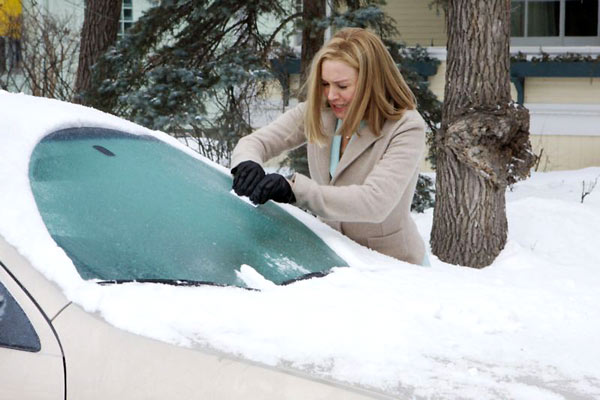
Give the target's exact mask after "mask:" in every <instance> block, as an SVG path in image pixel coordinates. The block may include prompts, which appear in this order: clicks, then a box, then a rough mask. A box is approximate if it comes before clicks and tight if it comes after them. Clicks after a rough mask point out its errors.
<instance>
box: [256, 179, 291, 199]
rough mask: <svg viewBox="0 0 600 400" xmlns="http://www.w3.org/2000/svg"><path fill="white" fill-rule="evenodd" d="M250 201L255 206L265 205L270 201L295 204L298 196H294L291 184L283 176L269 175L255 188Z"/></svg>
mask: <svg viewBox="0 0 600 400" xmlns="http://www.w3.org/2000/svg"><path fill="white" fill-rule="evenodd" d="M250 200H251V201H252V202H253V203H254V204H264V203H266V202H267V201H268V200H273V201H276V202H278V203H295V202H296V196H294V192H293V191H292V187H291V186H290V184H289V182H288V181H287V179H285V178H284V177H283V176H282V175H279V174H267V175H265V177H264V178H263V179H262V180H261V181H260V182H259V183H258V185H256V187H255V188H254V191H253V192H252V194H251V195H250Z"/></svg>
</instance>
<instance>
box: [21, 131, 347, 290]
mask: <svg viewBox="0 0 600 400" xmlns="http://www.w3.org/2000/svg"><path fill="white" fill-rule="evenodd" d="M29 175H30V181H31V186H32V190H33V194H34V196H35V200H36V202H37V205H38V208H39V210H40V213H41V215H42V218H43V220H44V223H45V224H46V226H47V228H48V231H49V232H50V235H51V236H52V238H53V239H54V240H55V241H56V243H57V244H58V245H59V246H60V247H61V248H63V249H64V251H65V252H66V253H67V255H68V256H69V257H70V258H71V259H72V260H73V263H74V264H75V267H76V268H77V270H78V272H79V274H80V275H81V276H82V277H83V278H84V279H99V280H116V281H119V280H153V279H154V280H164V279H178V280H190V281H202V282H212V283H216V284H225V285H236V286H245V285H244V284H243V282H242V281H241V280H240V279H239V278H238V277H237V275H236V273H235V271H236V270H239V269H240V266H241V265H242V264H247V265H250V266H252V267H253V268H255V269H256V270H257V271H258V272H260V273H261V274H262V275H263V276H264V277H265V278H267V279H269V280H271V281H273V282H275V283H277V284H281V283H284V282H286V281H289V280H293V279H298V278H301V277H302V276H304V275H306V274H310V273H315V272H327V271H328V270H330V269H331V268H332V267H336V266H343V265H346V263H345V262H344V261H343V260H342V259H340V258H339V257H338V256H337V255H336V254H335V253H334V252H333V251H332V250H331V249H330V248H329V247H328V246H327V245H325V243H324V242H323V241H322V240H321V239H320V238H319V237H318V236H316V235H315V234H314V233H313V232H312V231H311V230H309V229H308V228H307V227H306V226H305V225H304V224H302V223H301V222H299V221H298V220H296V219H295V218H293V217H292V216H291V215H289V214H288V213H287V212H285V211H284V210H282V209H281V208H279V207H278V206H276V205H274V204H270V203H268V204H265V205H264V206H261V207H257V208H255V207H253V206H252V205H250V204H248V203H246V202H244V201H242V200H240V199H239V198H237V197H236V196H234V195H233V194H231V193H230V188H231V178H230V176H229V175H227V174H224V173H222V172H220V171H218V170H217V169H215V168H213V167H211V166H210V165H208V164H206V163H204V162H202V161H200V160H197V159H195V158H193V157H191V156H189V155H188V154H185V153H184V152H182V151H180V150H178V149H176V148H174V147H172V146H170V145H168V144H166V143H164V142H161V141H159V140H158V139H155V138H153V137H150V136H136V135H131V134H127V133H124V132H120V131H115V130H108V129H100V128H74V129H66V130H62V131H59V132H55V133H53V134H51V135H49V136H47V137H45V138H44V139H43V140H42V141H41V142H40V143H39V144H38V145H37V146H36V148H35V149H34V152H33V154H32V157H31V162H30V169H29Z"/></svg>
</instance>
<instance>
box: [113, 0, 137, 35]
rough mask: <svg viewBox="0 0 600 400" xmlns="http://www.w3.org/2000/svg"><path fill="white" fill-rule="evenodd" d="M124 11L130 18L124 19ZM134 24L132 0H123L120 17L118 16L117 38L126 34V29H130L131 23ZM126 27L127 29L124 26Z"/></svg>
mask: <svg viewBox="0 0 600 400" xmlns="http://www.w3.org/2000/svg"><path fill="white" fill-rule="evenodd" d="M125 11H130V12H131V17H130V18H128V19H125ZM134 22H135V18H134V17H133V0H128V1H127V0H123V2H122V3H121V15H120V16H119V32H118V33H117V36H118V37H119V38H122V37H123V35H125V33H126V32H127V29H129V28H131V26H132V25H133V23H134ZM126 25H127V28H125V26H126Z"/></svg>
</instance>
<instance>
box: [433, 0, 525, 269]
mask: <svg viewBox="0 0 600 400" xmlns="http://www.w3.org/2000/svg"><path fill="white" fill-rule="evenodd" d="M446 21H447V22H446V25H447V32H448V45H447V47H448V55H447V70H446V86H445V91H444V106H443V113H442V128H441V129H440V131H439V132H438V135H437V138H436V147H437V179H436V193H437V194H436V206H435V210H434V218H433V227H432V231H431V249H432V252H433V254H435V255H436V256H438V257H439V258H440V260H442V261H445V262H448V263H451V264H458V265H463V266H469V267H475V268H482V267H485V266H487V265H490V264H491V263H492V261H493V260H494V259H495V258H496V256H497V255H498V254H499V253H500V251H501V250H502V249H503V248H504V245H505V243H506V236H507V220H506V208H505V198H504V195H505V191H506V187H507V185H509V184H511V183H514V182H516V180H518V179H523V178H525V177H527V176H528V175H529V170H530V168H531V167H532V166H533V164H534V162H535V155H534V154H533V153H532V151H531V145H530V143H529V112H528V111H527V109H525V108H523V107H522V106H519V105H517V104H515V103H513V102H512V101H511V98H510V54H509V44H510V1H509V0H492V1H490V0H460V1H458V0H450V1H449V2H448V10H447V17H446Z"/></svg>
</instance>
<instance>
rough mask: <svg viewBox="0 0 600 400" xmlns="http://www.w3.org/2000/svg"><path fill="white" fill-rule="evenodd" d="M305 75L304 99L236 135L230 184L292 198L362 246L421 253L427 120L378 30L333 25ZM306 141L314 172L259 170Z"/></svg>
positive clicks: (420, 256)
mask: <svg viewBox="0 0 600 400" xmlns="http://www.w3.org/2000/svg"><path fill="white" fill-rule="evenodd" d="M307 85H308V92H307V101H306V102H305V103H300V104H298V105H297V106H296V107H295V108H292V109H290V110H289V111H287V112H286V113H284V114H283V115H281V116H280V117H279V118H277V119H276V120H275V121H273V122H272V123H270V124H269V125H267V126H266V127H263V128H261V129H259V130H257V131H256V132H254V133H252V134H251V135H249V136H246V137H244V138H242V139H241V140H240V141H239V143H238V144H237V146H236V148H235V149H234V151H233V156H232V165H233V166H234V168H233V169H232V170H231V172H232V174H233V175H234V180H233V189H234V190H235V192H236V193H237V194H238V195H245V196H249V197H250V199H251V200H252V201H253V202H254V203H257V204H263V203H265V202H266V201H267V200H274V201H278V202H283V203H295V204H296V205H298V206H299V207H301V208H305V209H308V210H310V211H311V212H313V213H314V214H316V215H318V216H319V217H320V218H321V219H322V220H323V221H324V222H326V223H327V224H328V225H330V226H332V227H333V228H334V229H337V230H338V231H340V232H342V233H343V234H344V235H346V236H348V237H350V238H351V239H353V240H354V241H356V242H358V243H360V244H362V245H364V246H367V247H369V248H371V249H373V250H376V251H379V252H381V253H383V254H386V255H388V256H392V257H395V258H397V259H399V260H403V261H408V262H410V263H413V264H424V263H427V261H426V259H427V258H426V254H425V246H424V244H423V241H422V240H421V238H420V236H419V234H418V231H417V228H416V225H415V223H414V221H413V220H412V218H411V217H410V205H411V202H412V198H413V195H414V192H415V187H416V183H417V179H418V173H419V171H418V165H419V162H420V161H421V158H422V156H423V152H424V149H425V123H424V121H423V119H422V118H421V116H420V115H419V113H418V112H417V111H416V110H415V107H416V104H415V103H416V101H415V97H414V95H413V93H412V92H411V90H410V89H409V87H408V85H407V84H406V82H405V81H404V79H403V78H402V76H401V75H400V72H399V71H398V68H397V67H396V64H395V63H394V61H393V59H392V57H391V56H390V54H389V53H388V51H387V49H386V48H385V46H384V45H383V43H382V42H381V39H379V37H377V36H376V35H374V34H372V33H370V32H368V31H366V30H364V29H359V28H346V29H343V30H341V31H339V32H338V33H337V34H336V35H335V36H334V37H333V38H332V39H331V40H329V41H328V42H327V43H326V44H325V45H324V46H323V47H322V48H321V50H320V51H319V52H318V53H317V54H316V55H315V58H314V59H313V63H312V67H311V71H310V76H309V79H308V82H307ZM306 142H308V144H307V150H308V165H309V171H310V176H311V178H308V177H306V176H304V175H302V174H298V173H296V174H294V175H293V176H292V177H291V178H290V179H289V180H287V179H286V178H284V177H283V176H281V175H279V174H267V175H265V172H264V170H263V169H262V167H261V166H260V164H262V163H263V162H265V161H267V160H269V159H270V158H272V157H275V156H277V155H279V154H281V153H282V152H284V151H286V150H290V149H293V148H296V147H298V146H300V145H302V144H303V143H306Z"/></svg>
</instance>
